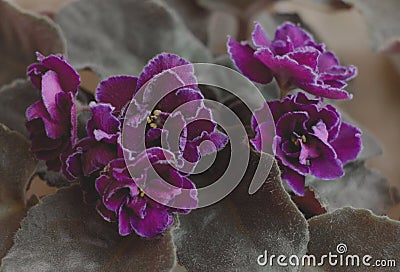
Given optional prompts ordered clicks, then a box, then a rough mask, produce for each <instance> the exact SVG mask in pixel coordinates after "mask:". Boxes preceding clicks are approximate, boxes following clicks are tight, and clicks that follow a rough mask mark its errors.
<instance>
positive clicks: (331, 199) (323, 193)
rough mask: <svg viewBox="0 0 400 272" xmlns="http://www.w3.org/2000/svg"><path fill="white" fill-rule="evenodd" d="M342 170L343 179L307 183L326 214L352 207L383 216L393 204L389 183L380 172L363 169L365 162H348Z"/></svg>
mask: <svg viewBox="0 0 400 272" xmlns="http://www.w3.org/2000/svg"><path fill="white" fill-rule="evenodd" d="M345 171H346V174H345V176H344V177H342V178H340V179H337V180H333V181H326V180H316V179H314V180H313V181H312V182H311V183H310V184H309V186H310V187H311V188H312V190H313V191H314V193H315V196H316V198H317V199H319V200H320V202H321V204H324V205H325V206H326V207H325V208H326V209H327V211H328V212H329V211H334V210H336V209H338V208H342V207H345V206H352V207H355V208H364V209H370V210H372V211H373V212H375V213H376V214H385V213H386V212H387V210H388V208H389V207H391V206H392V205H393V204H394V203H393V201H392V199H391V197H390V190H389V184H388V181H387V180H386V178H385V177H383V176H382V175H381V174H380V173H379V172H377V171H373V170H370V169H368V168H366V167H365V165H364V163H351V164H349V165H347V166H346V167H345Z"/></svg>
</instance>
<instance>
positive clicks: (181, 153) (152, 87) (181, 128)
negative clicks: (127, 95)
mask: <svg viewBox="0 0 400 272" xmlns="http://www.w3.org/2000/svg"><path fill="white" fill-rule="evenodd" d="M171 69H173V70H171ZM151 79H154V80H153V81H150V80H151ZM168 88H170V89H168ZM139 91H141V92H140V93H138V94H137V95H136V96H135V98H134V104H133V105H135V107H132V108H131V109H130V110H131V112H128V113H127V115H126V116H125V118H126V119H127V122H125V128H124V129H125V131H126V135H128V136H129V138H130V139H134V140H132V141H130V142H129V145H128V146H126V147H127V149H129V151H130V152H131V153H132V154H133V155H135V154H138V153H140V152H141V151H142V150H143V146H146V147H147V148H149V147H155V146H160V144H161V136H162V134H163V133H165V134H166V136H167V144H169V143H170V141H169V139H172V140H171V141H173V140H177V139H178V138H179V146H177V147H175V148H174V147H170V146H168V149H169V150H170V151H173V152H174V153H175V154H176V155H177V156H178V160H179V158H184V159H186V160H187V161H189V162H190V163H196V162H197V161H198V160H199V159H200V157H201V156H202V155H205V154H210V153H213V152H216V151H218V150H221V149H222V148H223V147H224V146H225V145H226V143H227V141H228V138H227V136H226V135H225V134H223V133H221V132H219V131H218V130H217V124H216V123H215V122H214V121H213V117H212V114H211V111H210V110H209V109H207V107H205V105H204V103H203V100H204V97H203V95H202V94H201V92H200V90H199V89H198V87H197V82H196V78H195V77H194V75H193V67H192V66H191V64H190V63H189V62H188V61H186V60H184V59H182V58H180V57H179V56H176V55H173V54H160V55H158V56H156V57H155V58H153V59H152V60H151V61H150V62H149V64H148V65H147V66H146V67H145V68H144V69H143V72H142V73H141V75H140V76H139V79H138V85H137V87H136V92H139ZM153 101H156V102H155V103H153V104H154V105H155V107H154V108H151V104H152V102H153ZM167 119H168V122H169V124H170V126H169V127H168V129H167V128H166V127H165V124H166V123H165V122H166V121H167ZM146 123H147V124H146ZM139 124H146V128H145V131H143V129H142V127H141V126H140V125H139ZM176 132H181V133H180V134H179V135H175V134H176ZM205 140H207V141H210V142H212V143H213V144H214V148H212V147H210V145H201V143H202V142H204V141H205ZM200 146H206V147H205V148H201V147H200Z"/></svg>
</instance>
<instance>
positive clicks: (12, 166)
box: [0, 124, 36, 258]
mask: <svg viewBox="0 0 400 272" xmlns="http://www.w3.org/2000/svg"><path fill="white" fill-rule="evenodd" d="M35 166H36V160H35V159H34V158H33V157H32V155H31V154H30V152H29V143H28V142H27V140H26V139H25V138H24V137H23V136H22V135H20V134H19V133H17V132H15V131H11V130H9V129H8V128H7V127H6V126H4V125H2V124H0V230H1V231H0V258H1V257H3V256H4V255H5V253H6V252H7V250H8V249H9V248H10V247H11V245H12V241H13V240H12V237H13V235H14V233H15V231H16V230H17V229H18V228H19V223H20V221H21V219H22V218H23V217H24V216H25V213H26V210H25V204H26V199H25V188H26V186H27V183H28V182H29V180H30V178H31V176H32V174H33V171H34V169H35Z"/></svg>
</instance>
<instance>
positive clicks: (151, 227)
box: [120, 207, 174, 238]
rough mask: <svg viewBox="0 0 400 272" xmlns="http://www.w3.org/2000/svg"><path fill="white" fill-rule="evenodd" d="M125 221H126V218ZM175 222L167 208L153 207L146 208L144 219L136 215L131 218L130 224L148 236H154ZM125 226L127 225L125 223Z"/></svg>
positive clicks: (138, 232)
mask: <svg viewBox="0 0 400 272" xmlns="http://www.w3.org/2000/svg"><path fill="white" fill-rule="evenodd" d="M123 223H125V218H124V219H123ZM173 223H174V218H173V216H172V215H171V214H170V213H168V211H167V210H164V209H157V208H152V207H148V208H147V209H146V216H145V217H144V218H143V219H139V218H137V217H134V216H133V217H131V218H130V225H131V226H132V228H133V229H134V230H135V232H136V233H137V234H138V235H140V236H142V237H146V238H152V237H155V236H157V235H158V234H160V233H163V232H164V231H165V230H166V229H167V228H168V227H169V226H171V225H172V224H173ZM123 227H125V226H124V225H123ZM120 232H121V228H120Z"/></svg>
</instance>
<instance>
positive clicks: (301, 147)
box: [251, 35, 362, 195]
mask: <svg viewBox="0 0 400 272" xmlns="http://www.w3.org/2000/svg"><path fill="white" fill-rule="evenodd" d="M301 37H305V36H304V35H300V36H299V39H300V38H301ZM267 106H269V108H270V110H271V113H272V115H273V119H274V122H275V134H276V135H275V137H274V138H273V139H271V136H270V135H271V134H270V132H269V130H268V128H269V127H271V120H266V119H265V118H262V117H263V116H266V113H265V111H266V110H267V109H268V108H267ZM252 127H253V130H254V131H255V133H256V136H255V138H254V139H252V140H251V143H252V144H253V147H254V148H255V149H256V150H258V151H264V152H268V151H269V147H270V146H271V143H272V147H273V151H274V154H275V157H276V158H277V160H278V162H279V165H280V168H281V169H282V178H283V179H284V180H286V181H287V182H288V184H289V185H290V187H291V188H292V189H293V191H294V192H295V193H296V194H298V195H303V194H304V180H305V176H306V175H313V176H315V177H317V178H319V179H323V180H333V179H337V178H339V177H341V176H343V175H344V171H343V166H344V164H345V163H347V162H349V161H351V160H354V159H356V157H357V156H358V154H359V153H360V151H361V148H362V143H361V131H360V130H359V129H358V128H356V127H354V126H352V125H350V124H347V123H345V122H342V120H341V116H340V114H339V112H338V111H337V110H336V109H335V108H334V107H333V106H331V105H324V104H322V103H321V101H320V100H318V99H310V98H308V97H307V96H306V95H305V94H304V93H301V92H299V93H297V94H295V95H289V96H287V97H286V98H284V99H282V100H277V101H271V102H267V105H265V106H264V107H263V108H261V109H260V110H258V111H257V112H255V114H254V116H253V120H252ZM264 135H265V137H263V138H261V136H264ZM261 140H263V141H261Z"/></svg>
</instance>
